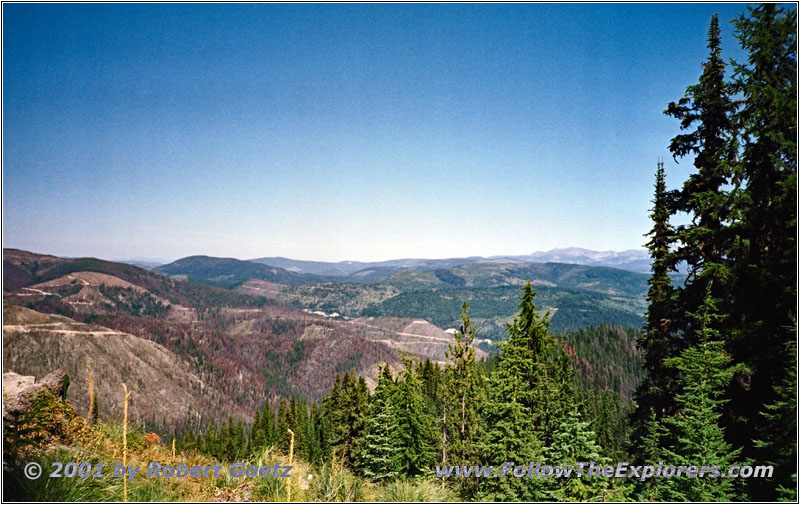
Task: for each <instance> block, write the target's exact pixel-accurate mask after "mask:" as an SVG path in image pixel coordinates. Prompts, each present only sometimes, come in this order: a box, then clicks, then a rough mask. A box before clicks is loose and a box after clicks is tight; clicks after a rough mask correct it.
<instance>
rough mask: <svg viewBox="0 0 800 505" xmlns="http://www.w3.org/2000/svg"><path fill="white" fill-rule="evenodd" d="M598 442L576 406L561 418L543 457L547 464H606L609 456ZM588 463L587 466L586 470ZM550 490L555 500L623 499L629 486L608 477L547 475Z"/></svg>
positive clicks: (547, 486) (547, 487) (548, 489)
mask: <svg viewBox="0 0 800 505" xmlns="http://www.w3.org/2000/svg"><path fill="white" fill-rule="evenodd" d="M602 454H603V449H602V447H601V446H600V445H599V444H598V443H597V436H596V435H595V433H594V431H592V430H591V429H589V423H588V422H585V421H582V420H581V417H580V414H579V413H578V410H577V409H576V408H573V409H572V410H571V411H570V412H569V415H568V416H567V417H566V418H565V419H564V420H563V421H562V422H561V424H560V426H559V428H558V430H557V431H556V432H555V434H554V436H553V444H552V445H550V446H549V447H547V448H545V451H544V461H545V462H546V464H548V465H561V466H570V465H573V464H574V463H579V462H584V463H594V464H596V465H598V466H605V465H606V464H608V463H609V459H608V458H607V457H605V456H603V455H602ZM587 468H588V467H585V468H584V471H586V469H587ZM544 484H545V487H546V489H547V493H548V494H549V495H550V497H551V499H553V500H555V501H595V502H596V501H622V499H623V498H624V497H625V494H626V492H627V489H626V488H625V487H623V486H615V484H616V483H615V482H614V481H612V480H609V479H605V478H596V477H587V476H586V475H585V474H584V475H583V476H578V475H577V473H574V474H573V475H571V476H570V477H569V478H563V479H555V478H553V479H547V480H545V481H544Z"/></svg>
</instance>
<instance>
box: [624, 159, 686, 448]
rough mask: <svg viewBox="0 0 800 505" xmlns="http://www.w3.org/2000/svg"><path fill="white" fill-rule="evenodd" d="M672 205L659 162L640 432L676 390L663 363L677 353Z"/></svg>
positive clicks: (642, 343) (639, 404) (643, 342)
mask: <svg viewBox="0 0 800 505" xmlns="http://www.w3.org/2000/svg"><path fill="white" fill-rule="evenodd" d="M670 215H671V211H670V206H669V201H668V197H667V187H666V175H665V172H664V162H663V161H659V162H658V169H657V170H656V182H655V196H654V198H653V208H652V209H651V210H650V219H651V220H652V222H653V228H652V229H651V230H650V232H649V233H648V234H647V236H649V237H650V241H648V243H647V249H648V251H649V252H650V258H651V269H652V273H651V275H650V279H649V280H648V285H649V289H648V290H647V301H648V307H647V319H646V322H645V330H644V332H643V333H642V337H641V338H640V339H639V340H638V342H637V344H638V346H639V348H641V349H642V350H643V351H644V369H645V371H646V375H645V378H644V380H643V381H642V383H641V385H640V386H639V388H638V390H637V392H636V402H637V408H636V411H635V412H634V415H633V417H634V424H635V425H636V426H637V428H638V431H639V433H638V435H639V436H641V435H642V429H643V427H644V426H645V423H646V420H647V418H648V417H649V413H650V412H651V411H652V412H655V413H656V414H657V415H658V417H662V416H663V415H664V414H665V413H666V411H667V409H668V408H669V406H670V405H671V404H672V398H673V397H674V391H672V390H671V389H672V386H673V384H674V378H675V377H674V373H672V372H670V370H669V369H667V368H665V367H664V366H663V361H664V359H665V358H668V357H670V356H674V355H675V352H676V346H677V345H678V344H677V342H676V338H675V336H674V335H673V325H674V322H673V319H674V318H673V315H672V311H673V310H674V307H673V299H672V296H673V292H674V290H673V288H672V279H671V278H670V275H669V274H670V272H674V271H675V268H674V259H673V258H672V251H671V247H672V244H673V242H674V240H675V239H674V230H673V228H672V226H671V225H670V222H669V220H670Z"/></svg>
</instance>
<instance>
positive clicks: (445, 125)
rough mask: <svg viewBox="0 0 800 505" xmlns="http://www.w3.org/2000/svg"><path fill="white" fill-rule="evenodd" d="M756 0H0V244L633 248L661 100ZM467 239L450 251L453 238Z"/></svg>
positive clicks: (642, 224)
mask: <svg viewBox="0 0 800 505" xmlns="http://www.w3.org/2000/svg"><path fill="white" fill-rule="evenodd" d="M746 7H747V6H746V4H500V5H498V4H460V5H457V4H391V5H387V4H372V5H365V4H313V5H309V4H292V5H289V4H4V5H3V23H4V26H3V52H4V54H3V62H4V63H3V82H4V90H3V91H4V92H3V126H4V128H3V210H4V212H3V225H4V226H3V245H4V247H14V248H20V249H26V250H30V251H34V252H42V253H49V254H56V255H59V256H65V255H69V256H94V257H100V258H108V259H125V258H127V259H131V258H160V259H166V258H173V259H176V258H181V257H185V256H189V255H193V254H204V255H209V256H224V257H237V258H241V259H251V258H259V257H264V256H283V257H287V258H295V259H300V258H303V259H305V258H315V259H313V260H308V261H384V260H385V259H386V258H389V259H396V258H451V257H466V256H495V255H525V254H531V252H533V251H548V250H551V249H553V248H562V247H570V246H575V245H576V244H579V245H580V246H581V247H584V248H586V249H591V250H599V251H605V250H616V251H622V250H630V249H641V248H642V247H643V244H644V243H645V242H646V238H645V237H644V236H643V235H644V233H646V232H647V231H648V230H649V228H650V226H651V225H650V220H649V218H648V209H649V208H650V206H651V203H650V200H651V199H652V192H653V190H652V188H653V174H654V172H655V169H656V160H657V159H658V158H659V157H663V158H664V159H665V161H666V168H667V174H668V179H667V182H668V184H669V185H670V187H674V185H675V184H677V183H679V181H682V180H684V179H685V178H686V176H687V174H689V173H690V171H691V169H692V164H691V160H689V159H685V160H681V163H680V164H677V163H675V162H674V161H672V159H671V158H670V156H669V152H668V149H667V147H668V144H669V140H670V138H672V137H673V136H675V135H676V134H678V133H679V132H680V130H679V124H678V123H677V121H675V120H674V119H670V118H667V117H665V116H664V115H663V114H662V111H663V110H664V109H665V108H666V106H667V104H668V103H669V102H670V101H674V100H677V99H678V98H680V97H681V96H683V94H684V91H685V89H686V87H687V86H688V85H690V84H692V83H694V82H696V81H697V78H698V76H699V75H700V72H701V66H700V64H701V62H702V61H703V60H704V59H705V57H706V52H707V50H706V47H705V39H706V34H707V30H708V23H709V20H710V18H711V15H712V14H713V13H714V12H718V13H719V15H720V21H721V28H722V47H723V56H724V58H725V60H726V61H728V60H729V59H731V58H734V59H739V60H741V50H740V48H739V47H738V42H737V41H736V40H735V39H734V38H733V36H732V29H731V26H730V23H729V20H730V19H731V18H733V17H735V16H736V15H737V14H739V13H743V12H744V11H745V10H746ZM460 251H464V252H463V253H462V252H460Z"/></svg>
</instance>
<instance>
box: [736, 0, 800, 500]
mask: <svg viewBox="0 0 800 505" xmlns="http://www.w3.org/2000/svg"><path fill="white" fill-rule="evenodd" d="M734 25H735V35H736V36H737V38H738V39H739V41H740V43H741V45H742V47H743V48H744V49H745V50H746V51H747V52H748V58H747V61H746V62H745V63H741V64H735V65H734V68H735V79H734V86H735V90H736V91H737V92H738V93H739V94H740V96H741V97H742V103H743V106H742V108H741V110H739V112H738V113H737V115H736V119H737V122H738V124H739V125H740V127H741V131H742V135H741V137H742V149H741V159H742V163H741V165H742V168H741V179H742V182H741V184H740V186H741V191H740V193H739V195H740V198H739V200H738V202H737V203H738V204H739V211H740V214H739V218H740V219H739V222H738V226H737V232H738V233H739V236H740V241H739V243H738V247H737V248H736V249H735V251H734V255H733V256H734V263H735V274H736V275H735V279H736V285H735V290H734V293H733V299H734V305H735V306H734V309H733V310H732V314H733V315H734V316H735V325H733V328H732V330H733V331H732V332H731V341H732V342H731V345H730V346H729V348H730V350H731V352H732V354H733V357H734V359H736V360H737V361H741V362H744V363H745V364H747V367H748V372H749V373H748V374H746V375H744V376H743V377H742V379H741V380H742V382H744V384H745V386H746V387H741V388H737V389H735V390H734V391H733V395H732V398H731V403H730V410H731V413H730V415H729V421H728V423H729V425H730V426H731V428H732V429H731V432H732V434H733V436H734V438H733V440H735V441H736V443H738V444H742V445H744V447H745V449H746V455H747V456H748V457H752V458H755V459H756V460H758V461H763V460H769V461H777V460H781V459H782V458H783V457H784V455H782V454H781V452H782V446H783V445H784V443H785V441H781V442H779V443H776V444H775V445H772V444H771V443H770V442H771V441H770V438H771V437H773V436H774V437H775V440H774V441H775V442H778V440H781V438H782V434H781V432H780V431H777V432H772V433H773V434H772V435H768V434H769V433H770V432H771V431H772V428H773V427H774V425H771V424H770V422H769V420H768V418H767V417H765V416H763V415H762V412H765V404H767V405H777V404H778V403H780V402H781V401H782V399H781V398H780V395H779V392H778V390H776V389H775V386H776V385H780V384H783V383H785V381H786V380H787V379H788V378H789V377H790V374H792V373H794V371H795V367H796V365H795V363H794V362H792V363H786V362H784V364H783V365H782V366H776V363H775V358H776V356H781V355H783V354H784V351H785V346H786V345H787V343H789V342H792V341H795V340H796V329H795V324H796V320H797V244H796V235H797V40H796V35H797V11H796V9H795V8H791V7H790V8H786V7H784V6H781V5H779V4H761V5H758V6H757V7H749V8H748V13H747V14H746V15H742V16H740V17H739V18H738V19H737V20H735V22H734ZM787 421H788V422H789V423H790V425H789V426H786V429H787V430H788V431H790V432H792V433H794V432H795V427H796V420H795V418H794V417H792V418H791V419H787ZM765 436H766V437H767V438H764V437H765ZM756 438H758V439H760V440H761V442H760V443H759V445H760V446H759V447H752V445H751V444H750V441H751V440H753V439H756ZM763 443H766V444H767V445H761V444H763ZM791 445H792V446H796V445H797V440H796V437H795V438H794V439H793V440H792V443H791ZM790 466H791V468H792V471H793V472H796V463H793V464H791V465H790ZM784 470H785V469H782V470H781V471H782V472H783V471H784ZM787 476H788V474H786V473H783V476H782V478H781V479H780V480H781V481H782V482H783V485H784V486H786V485H790V483H788V482H787ZM748 484H749V486H750V491H751V499H754V500H774V499H777V498H778V494H776V490H775V487H774V483H773V482H768V481H766V480H764V479H752V480H750V481H749V482H748Z"/></svg>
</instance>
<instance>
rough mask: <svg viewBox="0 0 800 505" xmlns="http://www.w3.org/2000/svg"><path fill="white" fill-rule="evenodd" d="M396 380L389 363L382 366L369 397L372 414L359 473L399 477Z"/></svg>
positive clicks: (377, 478)
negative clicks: (394, 400) (395, 397)
mask: <svg viewBox="0 0 800 505" xmlns="http://www.w3.org/2000/svg"><path fill="white" fill-rule="evenodd" d="M394 389H395V383H394V380H393V379H392V372H391V370H389V365H383V366H379V374H378V384H377V386H375V392H374V393H373V394H372V397H371V398H370V399H369V415H368V417H367V428H366V433H365V436H364V443H363V444H362V445H361V447H360V450H359V452H358V454H357V468H358V470H359V473H360V474H361V475H363V476H365V477H367V478H369V479H372V480H374V481H383V480H387V479H393V478H396V477H397V476H398V475H399V471H398V469H397V468H395V462H396V461H397V458H398V454H399V452H400V447H399V444H398V440H399V439H398V438H397V434H398V433H397V432H398V430H399V426H398V422H397V420H398V418H397V413H396V412H395V410H394V407H395V404H394V402H393V401H392V398H393V396H394Z"/></svg>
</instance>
